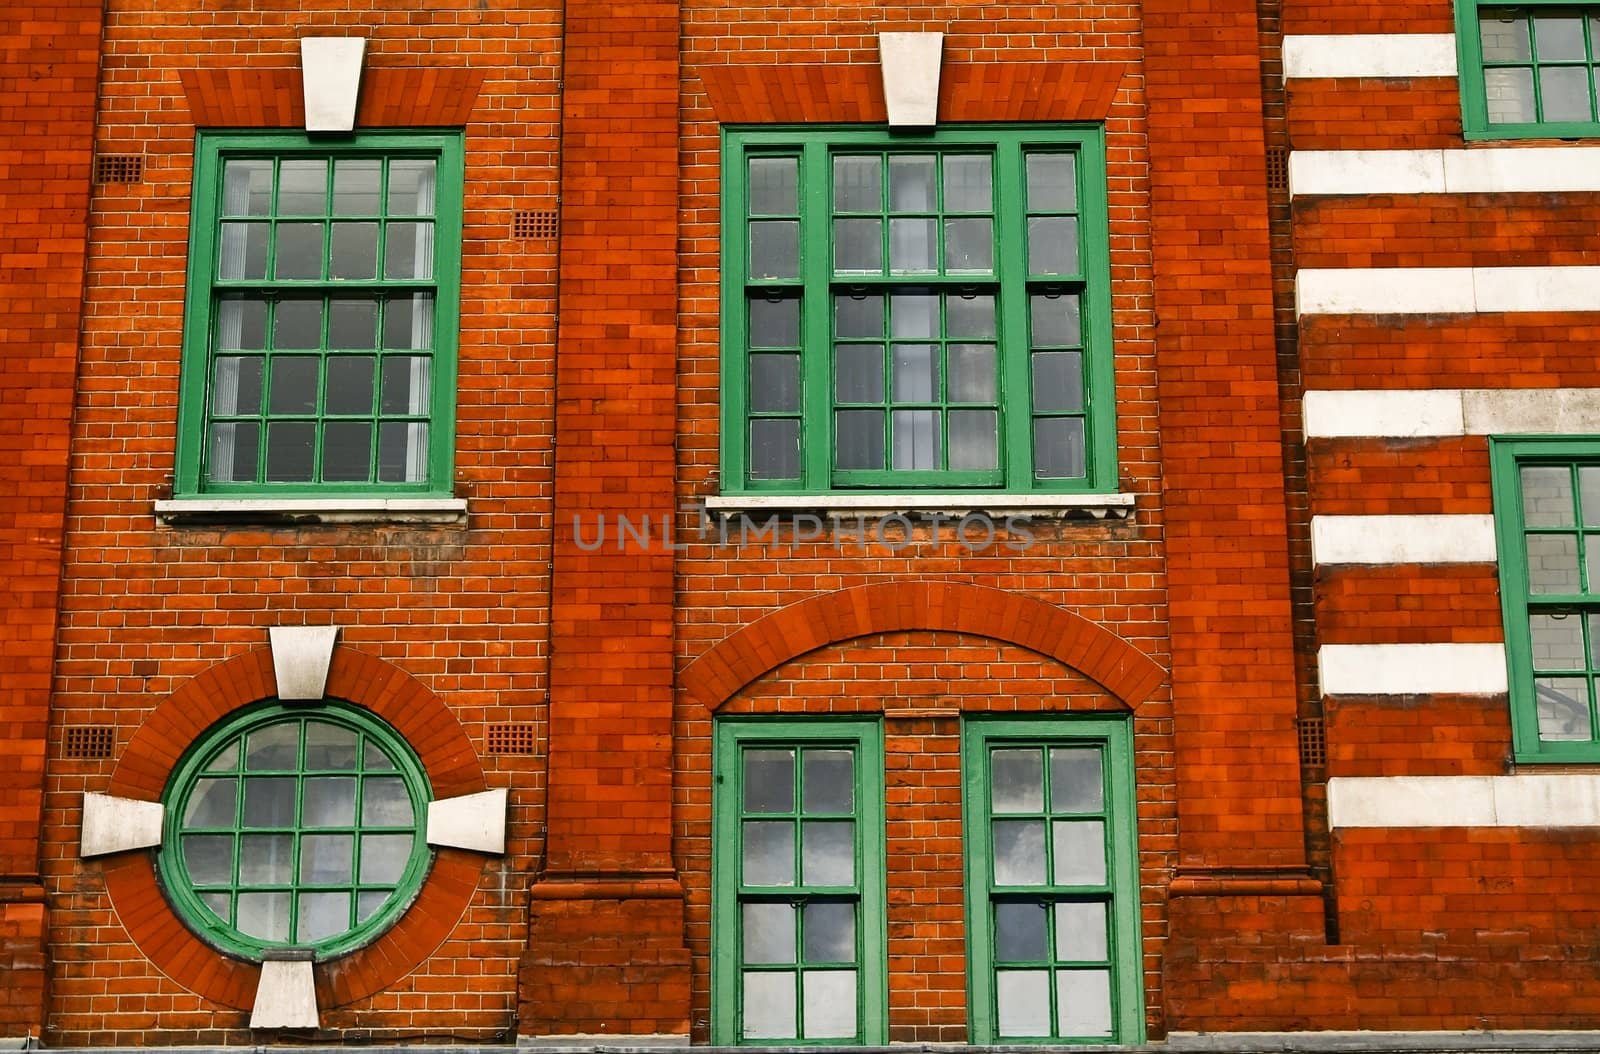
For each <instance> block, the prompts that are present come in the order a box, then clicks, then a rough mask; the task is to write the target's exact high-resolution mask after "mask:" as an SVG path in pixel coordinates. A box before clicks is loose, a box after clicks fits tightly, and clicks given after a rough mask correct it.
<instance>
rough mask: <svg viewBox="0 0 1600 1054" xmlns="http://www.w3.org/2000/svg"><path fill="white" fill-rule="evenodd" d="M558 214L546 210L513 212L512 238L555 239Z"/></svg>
mask: <svg viewBox="0 0 1600 1054" xmlns="http://www.w3.org/2000/svg"><path fill="white" fill-rule="evenodd" d="M556 222H557V221H556V214H555V212H553V211H549V210H545V211H540V212H513V213H512V214H511V236H512V237H513V238H545V239H549V238H554V237H555V236H556Z"/></svg>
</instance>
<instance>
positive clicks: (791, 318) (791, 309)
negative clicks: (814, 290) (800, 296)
mask: <svg viewBox="0 0 1600 1054" xmlns="http://www.w3.org/2000/svg"><path fill="white" fill-rule="evenodd" d="M750 346H751V347H752V348H796V347H799V346H800V301H799V300H797V299H795V298H794V297H784V298H783V299H782V300H767V299H765V298H764V297H751V298H750Z"/></svg>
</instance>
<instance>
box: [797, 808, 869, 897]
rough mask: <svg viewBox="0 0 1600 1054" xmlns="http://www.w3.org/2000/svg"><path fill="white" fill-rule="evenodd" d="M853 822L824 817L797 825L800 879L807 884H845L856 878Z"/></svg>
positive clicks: (854, 828)
mask: <svg viewBox="0 0 1600 1054" xmlns="http://www.w3.org/2000/svg"><path fill="white" fill-rule="evenodd" d="M855 831H856V825H855V824H854V823H851V822H850V821H848V820H824V821H822V822H819V823H807V824H804V825H803V826H802V827H801V843H802V844H801V847H800V881H801V882H803V883H804V884H805V885H808V886H849V885H854V884H855V880H856V838H855Z"/></svg>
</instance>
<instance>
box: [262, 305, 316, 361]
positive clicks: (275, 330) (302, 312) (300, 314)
mask: <svg viewBox="0 0 1600 1054" xmlns="http://www.w3.org/2000/svg"><path fill="white" fill-rule="evenodd" d="M272 346H273V347H274V348H279V349H296V348H320V347H321V346H322V301H320V300H280V301H279V302H278V307H277V310H275V311H274V312H273V316H272Z"/></svg>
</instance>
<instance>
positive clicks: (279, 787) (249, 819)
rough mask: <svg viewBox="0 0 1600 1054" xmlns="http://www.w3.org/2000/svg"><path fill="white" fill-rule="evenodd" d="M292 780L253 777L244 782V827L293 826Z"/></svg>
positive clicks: (276, 777) (289, 778)
mask: <svg viewBox="0 0 1600 1054" xmlns="http://www.w3.org/2000/svg"><path fill="white" fill-rule="evenodd" d="M294 783H295V781H294V779H293V778H292V777H278V776H271V777H255V778H252V779H247V780H245V781H244V825H245V826H246V827H291V826H293V825H294Z"/></svg>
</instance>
